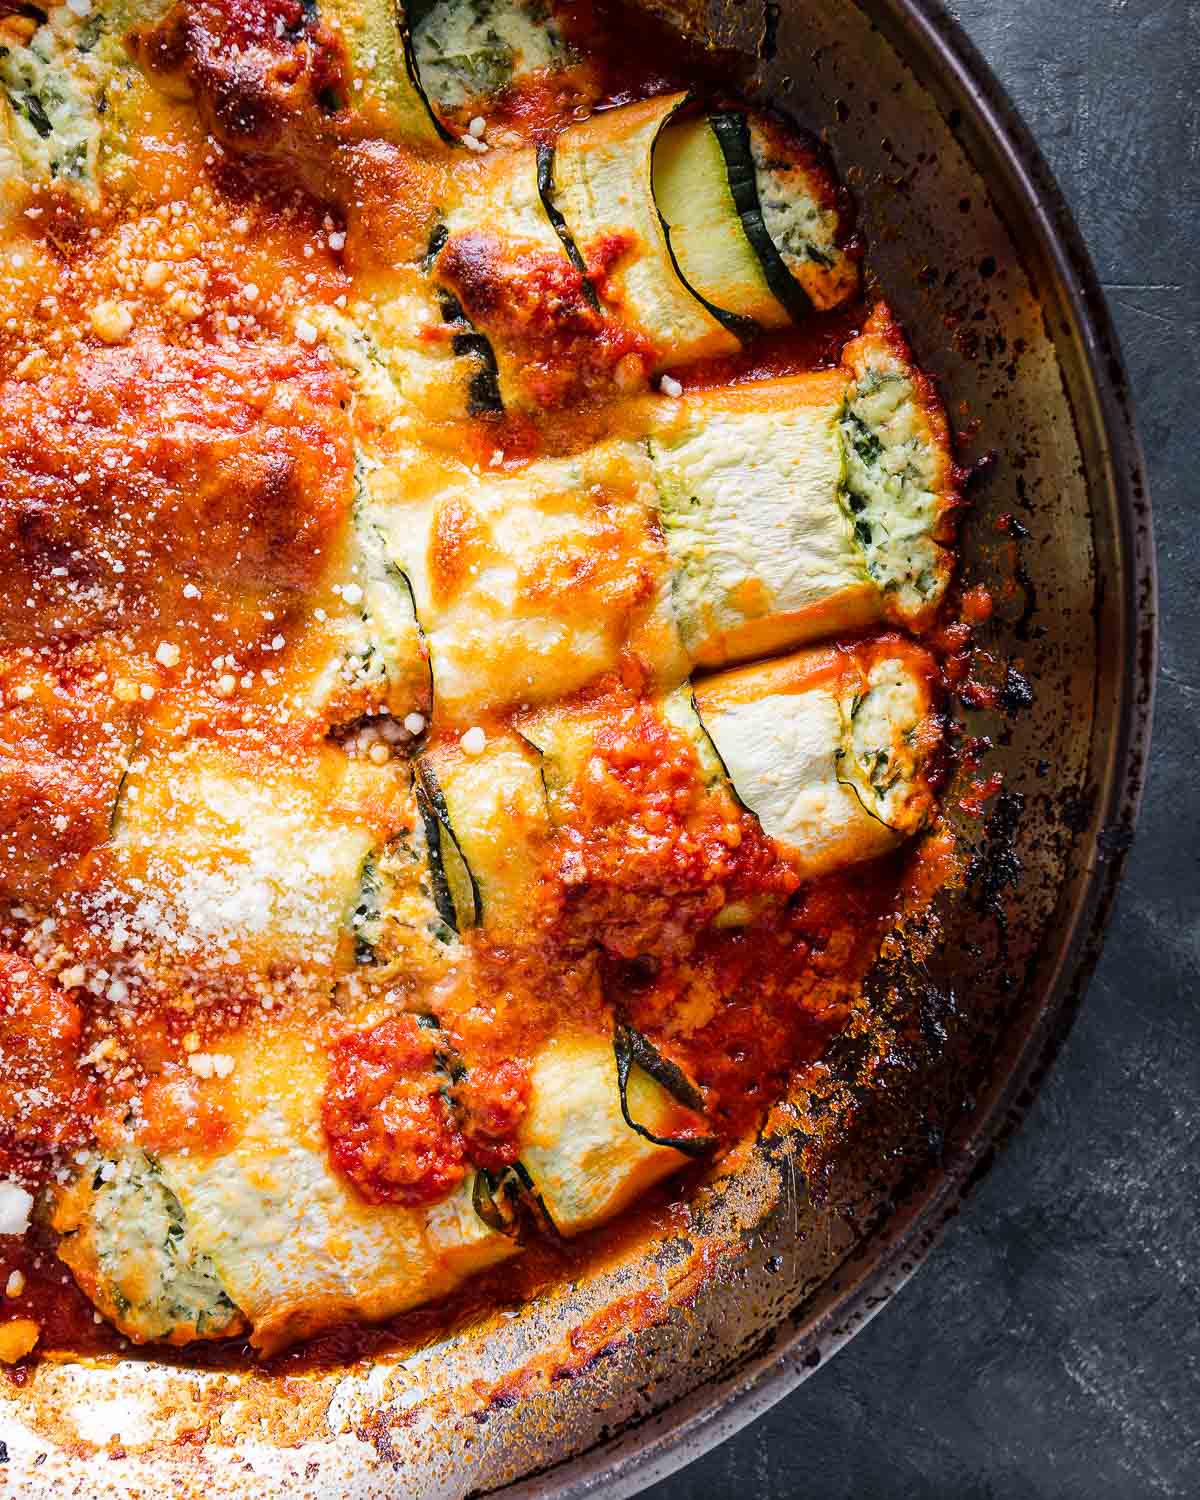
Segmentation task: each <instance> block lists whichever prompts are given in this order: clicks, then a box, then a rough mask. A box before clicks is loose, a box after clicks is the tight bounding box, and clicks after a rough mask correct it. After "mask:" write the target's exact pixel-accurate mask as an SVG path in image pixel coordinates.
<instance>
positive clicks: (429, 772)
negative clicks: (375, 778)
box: [418, 733, 549, 933]
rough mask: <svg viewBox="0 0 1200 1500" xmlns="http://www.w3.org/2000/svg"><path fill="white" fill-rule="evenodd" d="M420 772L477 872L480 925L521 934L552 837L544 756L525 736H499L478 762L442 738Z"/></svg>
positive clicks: (469, 864) (421, 763) (468, 865)
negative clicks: (542, 773)
mask: <svg viewBox="0 0 1200 1500" xmlns="http://www.w3.org/2000/svg"><path fill="white" fill-rule="evenodd" d="M418 765H419V774H420V776H421V779H422V781H423V783H424V785H425V786H426V787H427V788H436V789H437V790H436V794H431V801H433V802H434V804H435V806H437V807H438V808H439V809H444V815H445V819H446V825H445V828H444V829H443V832H444V831H446V829H448V830H450V836H451V837H452V839H453V841H454V847H455V848H456V849H457V850H458V851H459V854H460V855H461V857H462V860H463V864H464V865H465V867H466V868H467V869H468V870H469V871H470V874H471V883H472V891H473V894H474V897H475V902H476V904H475V907H474V910H475V912H476V913H477V914H476V915H475V922H476V923H482V925H483V926H484V927H485V928H486V929H487V930H488V931H489V932H493V933H507V932H516V931H518V930H519V929H520V928H521V927H522V925H523V923H525V922H527V921H528V917H529V913H530V908H531V906H532V904H533V903H534V901H535V899H536V895H537V889H538V884H539V879H540V875H541V869H542V863H543V853H544V843H545V839H546V837H547V835H548V833H549V817H548V811H547V806H546V790H545V787H544V786H543V784H542V777H541V767H540V757H539V756H538V755H537V754H536V753H534V752H533V751H532V750H531V748H530V746H529V744H528V742H527V741H525V740H523V739H521V738H520V737H519V736H518V735H514V734H507V733H505V734H497V733H492V734H491V735H489V737H488V739H487V741H486V743H485V745H484V748H483V750H482V751H481V752H480V753H479V754H477V755H470V754H468V753H467V752H466V751H465V750H463V749H462V747H461V744H460V743H459V742H458V741H457V740H456V739H454V738H451V737H446V738H437V739H434V740H433V741H432V742H431V743H430V744H429V745H428V746H427V747H426V749H425V750H424V751H423V752H422V753H421V755H420V757H419V758H418ZM440 816H441V812H440V811H439V817H440ZM472 925H473V924H472ZM459 930H460V931H461V930H462V928H461V927H460V928H459Z"/></svg>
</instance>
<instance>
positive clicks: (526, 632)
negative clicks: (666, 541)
mask: <svg viewBox="0 0 1200 1500" xmlns="http://www.w3.org/2000/svg"><path fill="white" fill-rule="evenodd" d="M377 477H378V479H379V481H380V482H379V485H377V486H376V495H377V498H376V501H375V507H374V511H373V519H374V523H375V524H376V525H377V526H378V528H379V530H380V532H381V533H382V534H383V536H384V539H385V544H386V549H387V555H388V558H389V559H390V560H391V561H392V562H393V563H394V564H395V565H396V566H397V567H398V568H400V569H401V570H402V571H403V573H404V574H405V576H406V577H407V578H408V579H409V580H410V581H411V583H412V588H413V595H414V598H415V600H416V609H417V618H418V620H419V621H420V624H421V628H422V631H423V633H424V638H425V641H426V643H427V646H428V649H429V657H430V662H431V666H432V671H433V697H434V703H435V706H436V711H437V715H438V717H439V721H440V722H441V723H442V724H444V725H446V726H452V725H461V726H463V727H469V726H471V725H474V724H476V723H477V722H478V719H479V715H480V714H481V713H482V712H484V711H485V710H488V709H492V710H498V709H501V708H504V707H507V706H514V705H518V704H535V703H544V702H548V701H551V700H553V699H556V698H559V697H562V696H564V695H566V694H569V693H572V692H574V691H575V690H576V689H578V688H580V687H582V686H584V685H585V684H586V683H588V682H590V681H592V680H593V679H594V678H596V677H598V676H600V675H601V674H603V673H605V672H610V671H614V670H617V669H618V668H619V667H620V665H621V662H622V660H623V659H625V658H626V657H627V656H628V655H630V654H632V655H633V656H634V657H636V658H637V659H638V660H640V661H641V662H642V663H643V664H644V665H645V667H646V669H647V670H648V672H649V674H650V675H651V676H652V678H653V679H654V680H655V681H662V682H670V681H671V679H672V678H673V679H674V681H679V680H681V679H682V678H683V677H684V676H686V674H687V661H686V658H685V657H684V656H683V653H682V650H681V647H680V644H679V637H678V632H677V630H676V627H675V623H674V620H673V617H672V612H671V601H670V586H671V579H670V561H669V558H668V557H667V555H666V551H665V549H664V547H663V544H662V539H661V536H660V535H659V533H658V529H657V527H656V525H655V524H654V487H653V482H652V478H651V474H650V466H649V463H648V462H647V459H646V454H645V450H644V448H643V447H642V446H641V445H639V444H635V443H619V442H614V443H606V444H603V445H601V446H599V447H596V448H593V449H591V450H588V451H586V452H584V453H582V454H579V455H578V456H577V457H574V458H569V459H545V460H540V461H538V462H536V463H532V464H529V465H528V466H527V467H526V468H524V469H521V470H518V471H515V472H513V473H511V474H508V473H504V472H498V471H490V470H484V471H482V472H479V473H469V472H464V473H462V474H460V475H459V476H457V477H456V478H455V479H453V480H450V481H449V482H448V483H447V484H446V486H445V487H444V488H435V489H433V491H432V493H428V492H427V493H426V494H425V495H424V496H422V495H421V494H420V493H416V494H414V493H412V492H411V491H410V490H408V489H407V487H405V486H404V485H401V484H396V485H395V487H394V488H395V493H393V494H390V495H387V496H386V497H385V493H384V491H385V488H386V486H387V483H388V476H387V475H380V476H377Z"/></svg>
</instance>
